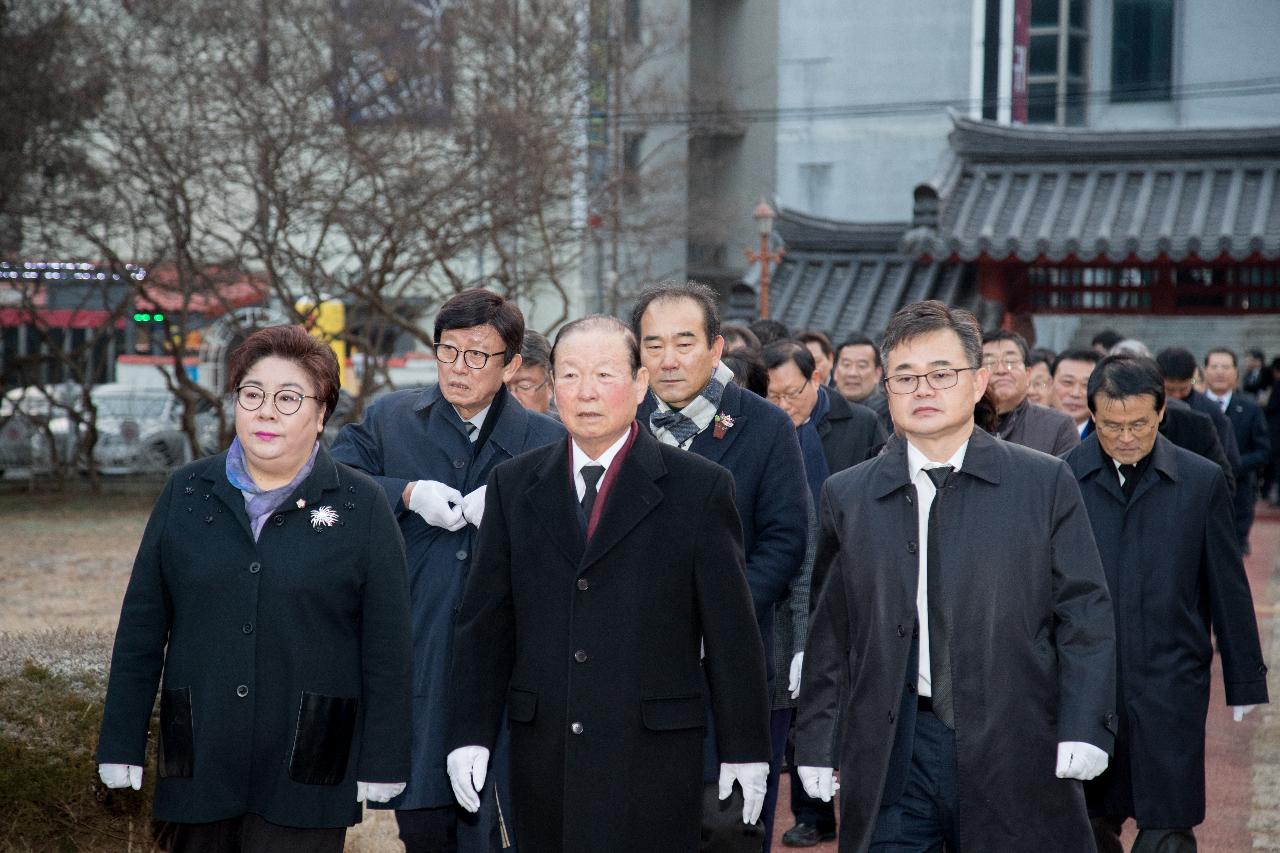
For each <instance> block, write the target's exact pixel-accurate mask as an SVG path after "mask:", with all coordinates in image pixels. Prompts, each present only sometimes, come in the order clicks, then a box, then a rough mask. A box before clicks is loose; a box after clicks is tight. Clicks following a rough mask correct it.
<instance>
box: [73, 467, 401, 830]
mask: <svg viewBox="0 0 1280 853" xmlns="http://www.w3.org/2000/svg"><path fill="white" fill-rule="evenodd" d="M326 522H328V523H326ZM411 659H412V652H411V647H410V640H409V606H408V586H407V582H406V580H405V564H404V548H403V546H402V545H401V540H400V532H399V530H398V529H397V527H396V523H395V520H394V519H393V518H392V516H391V510H390V509H389V507H388V506H387V501H386V497H385V496H384V495H383V492H382V489H381V488H380V487H378V485H377V484H375V483H374V482H373V481H372V480H371V479H369V478H368V477H366V476H365V475H364V474H361V473H359V472H358V471H355V470H354V469H352V468H348V467H347V466H346V465H342V464H339V463H336V462H334V461H333V460H332V459H331V458H330V456H329V454H328V453H327V452H326V451H325V450H324V449H323V448H321V449H320V451H319V452H318V454H317V456H316V461H315V466H314V468H313V469H312V472H311V474H310V475H309V476H308V477H307V479H306V480H304V481H303V483H302V485H301V486H299V487H298V489H297V490H296V492H295V493H294V494H293V495H290V497H289V498H288V499H287V500H286V501H285V502H284V504H282V505H281V506H280V508H279V509H278V510H277V511H276V513H275V514H274V515H273V516H272V517H271V518H270V519H268V520H267V523H266V526H265V527H263V529H262V534H261V536H260V537H259V539H258V540H257V542H255V541H254V539H253V535H252V533H251V531H250V527H249V519H248V516H247V515H246V513H245V506H244V497H243V496H242V495H241V493H240V491H239V490H238V489H236V488H235V487H234V486H233V485H231V483H230V482H229V481H228V480H227V477H226V454H225V453H223V454H219V455H217V456H213V457H209V458H206V459H201V460H197V461H196V462H193V463H191V464H190V465H187V466H186V467H185V468H182V469H181V470H179V471H177V472H176V473H174V474H173V476H172V477H170V479H169V482H168V483H167V484H166V486H165V488H164V491H163V492H162V493H161V495H160V498H159V500H158V501H157V502H156V506H155V509H154V510H153V511H152V513H151V519H150V520H149V521H148V523H147V529H146V532H145V533H144V534H143V538H142V544H141V546H140V547H139V548H138V556H137V559H136V560H135V562H134V566H133V576H132V577H131V578H130V581H129V587H128V590H127V591H126V593H125V598H124V607H123V608H122V610H121V613H120V625H119V627H118V629H117V631H116V642H115V651H114V653H113V654H112V659H111V678H110V682H109V685H108V687H107V701H106V709H105V712H104V716H103V721H102V733H101V738H100V740H99V743H98V756H97V757H98V761H99V762H100V763H114V764H137V765H142V764H144V755H145V751H146V742H147V726H148V723H149V720H150V716H151V709H152V705H153V703H154V701H155V697H156V685H157V683H158V682H160V679H161V671H162V670H163V675H164V679H163V683H162V684H161V685H160V686H161V691H160V733H159V734H160V748H159V750H158V751H159V755H158V756H157V760H156V768H155V770H156V772H157V774H158V778H157V781H156V794H155V803H154V816H155V817H156V818H157V819H160V820H167V821H177V822H184V823H203V822H207V821H214V820H221V819H224V818H229V817H235V816H238V815H242V814H245V813H248V812H252V813H254V814H258V815H261V816H262V817H264V818H266V819H267V820H269V821H271V822H273V823H278V824H282V825H286V826H298V827H337V826H349V825H351V824H353V823H356V822H358V821H359V820H360V805H359V804H358V803H357V802H356V784H355V783H356V780H357V779H359V780H360V781H365V782H401V781H404V780H406V779H407V778H408V773H409V767H408V755H409V727H408V725H407V721H408V719H409V701H410V699H409V696H410V693H409V678H410V661H411ZM148 772H150V771H148Z"/></svg>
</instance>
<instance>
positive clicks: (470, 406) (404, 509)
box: [332, 290, 564, 853]
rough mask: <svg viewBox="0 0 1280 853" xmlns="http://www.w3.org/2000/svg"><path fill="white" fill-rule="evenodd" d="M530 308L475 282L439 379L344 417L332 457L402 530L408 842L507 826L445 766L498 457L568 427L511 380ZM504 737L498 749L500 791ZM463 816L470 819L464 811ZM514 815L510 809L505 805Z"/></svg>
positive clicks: (431, 846)
mask: <svg viewBox="0 0 1280 853" xmlns="http://www.w3.org/2000/svg"><path fill="white" fill-rule="evenodd" d="M523 338H524V316H523V315H522V314H521V313H520V309H518V308H517V307H516V306H515V304H514V303H512V302H509V301H508V300H506V299H503V298H502V297H501V296H498V295H497V294H494V293H490V292H488V291H486V290H465V291H463V292H462V293H459V294H457V295H456V296H454V297H453V298H451V299H450V300H449V301H447V302H446V303H445V304H444V305H442V306H441V308H440V313H439V314H437V315H436V322H435V340H436V345H435V353H436V360H437V362H438V364H439V367H440V381H439V383H438V384H437V385H432V386H429V387H427V388H423V389H406V390H403V391H396V392H395V393H392V394H388V395H387V396H385V397H383V398H381V399H380V400H378V401H377V402H376V403H374V404H373V405H372V406H371V407H369V410H368V412H367V413H366V415H365V418H364V420H363V421H362V422H361V423H359V424H349V425H347V426H346V427H343V429H342V432H341V433H339V434H338V439H337V441H335V442H334V445H333V451H332V453H333V457H334V458H335V459H337V460H338V461H339V462H345V463H346V464H348V465H351V466H352V467H353V468H357V469H359V470H361V471H364V472H365V473H366V474H369V475H371V476H372V477H373V478H374V479H375V480H377V481H378V483H379V484H380V485H381V486H382V487H383V489H384V490H385V491H386V494H387V500H388V502H389V503H390V504H391V509H392V511H393V512H395V514H396V520H397V521H398V522H399V526H400V533H401V534H402V535H403V536H404V542H405V552H406V556H407V558H408V568H409V595H410V609H411V613H412V616H413V659H414V667H413V695H414V702H413V719H412V720H411V721H406V725H410V726H411V727H412V729H413V763H412V765H411V767H412V772H411V776H410V778H409V786H408V788H407V789H405V792H404V793H403V794H401V795H400V796H399V797H397V798H396V799H394V800H392V801H391V804H390V805H391V807H392V808H394V809H395V810H396V822H397V825H398V826H399V829H400V840H401V841H403V842H404V844H405V849H406V851H407V853H454V851H461V853H470V851H474V853H488V850H489V848H490V844H491V838H492V837H493V836H494V835H497V834H498V832H499V828H498V823H499V815H498V806H499V804H498V803H497V802H496V801H495V797H494V796H490V795H486V796H485V798H484V799H485V803H484V808H483V809H482V810H481V812H480V815H479V817H478V818H471V817H469V816H464V815H462V814H461V812H459V810H458V807H457V805H456V804H455V803H454V798H453V792H452V791H451V790H450V789H449V780H448V777H447V776H446V775H445V754H446V750H445V735H446V733H447V729H448V715H449V707H448V702H447V695H446V693H447V688H448V678H449V663H450V661H451V660H452V657H453V620H454V612H455V610H456V608H457V606H458V604H459V602H461V600H462V590H463V586H464V584H465V582H466V578H467V572H468V571H469V570H470V567H471V561H472V552H473V551H474V547H473V546H474V541H473V540H474V537H475V533H476V529H477V527H478V526H479V524H480V521H481V519H482V517H483V513H484V507H485V494H486V488H485V484H486V482H487V481H488V479H489V472H490V471H491V470H492V469H493V467H494V466H495V465H497V464H498V463H499V462H502V461H504V460H507V459H510V458H511V457H513V456H517V455H519V454H521V453H523V452H525V451H526V450H532V449H533V448H535V447H541V446H543V445H545V444H548V443H551V442H556V443H559V441H561V440H563V436H564V428H563V427H561V426H560V425H559V424H558V423H556V422H555V421H553V420H552V419H551V418H548V417H546V416H545V415H540V414H537V413H535V412H532V411H529V410H527V409H525V408H524V407H523V406H521V405H520V404H519V403H518V402H517V401H516V399H515V397H514V395H512V394H511V393H510V392H509V391H508V390H507V388H506V386H505V383H507V382H510V381H512V379H513V377H514V376H515V374H516V372H517V371H518V370H519V368H520V365H521V358H520V348H521V344H522V341H523ZM505 761H506V746H505V741H504V742H503V745H502V747H501V749H500V750H499V751H498V754H497V756H496V757H495V769H496V771H497V772H496V774H495V775H496V778H497V779H498V782H499V783H500V784H499V785H491V786H490V791H492V790H494V789H495V788H496V789H497V790H498V793H499V795H500V794H501V793H502V789H501V785H505V784H506V783H505V772H506V767H505ZM460 817H463V818H465V819H463V820H459V818H460ZM507 817H509V815H508V816H507Z"/></svg>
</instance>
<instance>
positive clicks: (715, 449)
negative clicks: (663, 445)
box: [641, 382, 750, 462]
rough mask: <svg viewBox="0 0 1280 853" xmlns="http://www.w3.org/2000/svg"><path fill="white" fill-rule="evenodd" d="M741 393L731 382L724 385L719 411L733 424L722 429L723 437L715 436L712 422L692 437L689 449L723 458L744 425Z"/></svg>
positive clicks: (717, 458)
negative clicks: (730, 419)
mask: <svg viewBox="0 0 1280 853" xmlns="http://www.w3.org/2000/svg"><path fill="white" fill-rule="evenodd" d="M743 393H744V392H743V390H742V389H741V388H739V387H738V386H737V385H735V384H734V383H732V382H730V383H729V384H728V385H726V386H725V387H724V395H723V396H722V397H721V398H720V409H719V412H724V413H726V414H728V415H729V417H731V418H732V419H733V426H731V427H729V428H728V429H726V430H725V431H724V437H723V438H716V425H715V424H714V423H712V424H711V426H709V427H707V428H706V429H704V430H703V431H702V432H700V433H698V434H697V436H695V437H694V439H693V443H692V444H690V445H689V449H690V450H691V451H693V452H694V453H696V454H698V455H699V456H701V457H703V458H704V459H710V460H711V461H712V462H719V461H720V460H721V459H723V458H724V455H725V454H726V453H728V452H729V448H730V447H732V446H733V443H734V441H736V440H737V438H738V436H739V435H741V434H742V430H743V427H744V426H745V425H746V421H747V417H746V415H743V414H742V394H743ZM746 393H750V392H749V391H748V392H746ZM719 412H717V414H719ZM641 426H648V420H647V419H646V420H645V421H644V422H643V423H642V424H641Z"/></svg>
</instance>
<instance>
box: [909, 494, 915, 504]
mask: <svg viewBox="0 0 1280 853" xmlns="http://www.w3.org/2000/svg"><path fill="white" fill-rule="evenodd" d="M907 503H909V504H913V503H915V501H914V500H912V499H911V495H907Z"/></svg>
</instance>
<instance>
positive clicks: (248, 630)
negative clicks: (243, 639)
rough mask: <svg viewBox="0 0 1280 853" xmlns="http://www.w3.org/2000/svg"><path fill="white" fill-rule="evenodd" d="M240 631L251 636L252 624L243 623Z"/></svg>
mask: <svg viewBox="0 0 1280 853" xmlns="http://www.w3.org/2000/svg"><path fill="white" fill-rule="evenodd" d="M240 630H241V631H244V632H245V633H246V634H252V633H253V623H252V622H246V623H244V625H242V626H240Z"/></svg>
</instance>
